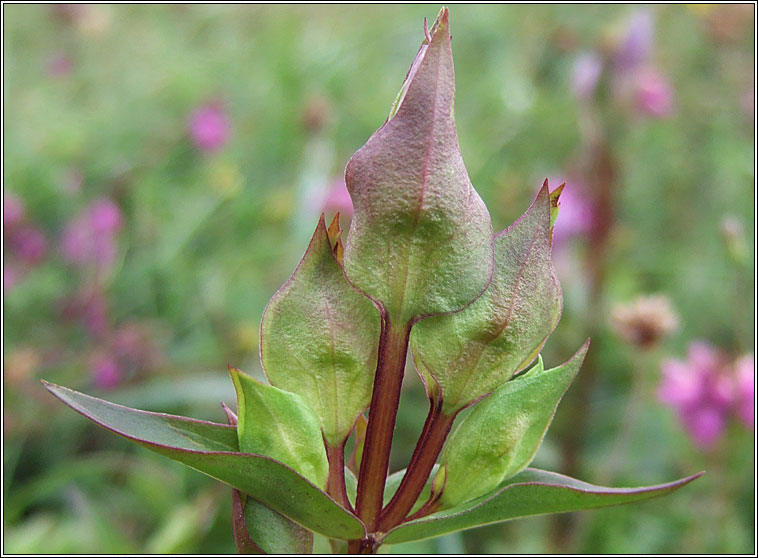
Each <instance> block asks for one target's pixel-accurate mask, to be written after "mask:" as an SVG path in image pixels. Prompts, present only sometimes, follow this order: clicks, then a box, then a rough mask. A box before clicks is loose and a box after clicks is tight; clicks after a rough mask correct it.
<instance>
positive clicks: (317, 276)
mask: <svg viewBox="0 0 758 558" xmlns="http://www.w3.org/2000/svg"><path fill="white" fill-rule="evenodd" d="M337 234H339V233H337ZM334 242H335V243H337V242H340V244H335V246H341V239H340V240H335V241H334ZM378 342H379V313H378V311H377V310H376V308H375V307H374V305H373V304H371V301H369V300H368V299H367V298H366V297H365V296H363V295H362V294H360V293H359V292H357V291H356V290H354V289H353V288H352V287H351V286H350V285H349V284H348V282H347V281H346V280H345V276H344V274H343V271H342V266H341V265H340V263H339V262H338V260H337V258H336V256H335V255H334V254H333V253H332V246H331V244H330V240H329V237H328V234H327V229H326V224H325V223H324V218H323V216H322V217H321V220H320V221H319V224H318V227H317V228H316V232H314V233H313V238H312V239H311V242H310V244H309V246H308V250H307V251H306V253H305V255H304V256H303V259H302V260H301V261H300V264H299V265H298V266H297V269H296V270H295V273H294V274H293V275H292V277H291V278H290V280H289V281H287V282H286V283H285V284H284V285H283V286H282V288H281V289H279V290H278V291H277V292H276V294H275V295H274V296H273V297H272V298H271V302H269V304H268V306H267V307H266V310H265V312H264V314H263V318H262V322H261V362H262V363H263V368H264V370H265V371H266V376H267V377H268V379H269V381H270V382H271V384H272V385H274V386H276V387H279V388H282V389H285V390H287V391H289V392H292V393H297V394H299V395H301V396H302V397H303V398H304V399H305V400H307V401H308V402H309V405H310V406H311V408H312V409H313V410H314V412H315V413H316V415H317V416H318V419H319V423H320V424H321V429H322V431H323V433H324V438H325V439H326V441H327V442H329V443H330V444H332V445H334V446H340V445H342V444H343V443H344V442H345V439H346V438H347V437H348V435H349V434H350V432H351V431H352V429H353V426H354V425H355V420H356V418H357V417H358V415H359V414H360V413H361V412H363V410H364V409H365V408H366V407H368V403H369V400H370V398H371V387H372V385H373V379H374V377H373V374H372V373H371V372H372V371H373V370H374V369H375V368H376V350H377V345H378Z"/></svg>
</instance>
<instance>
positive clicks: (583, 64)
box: [571, 52, 603, 99]
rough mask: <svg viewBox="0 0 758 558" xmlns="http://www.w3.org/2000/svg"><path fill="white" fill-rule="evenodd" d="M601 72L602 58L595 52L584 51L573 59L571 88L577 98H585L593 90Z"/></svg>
mask: <svg viewBox="0 0 758 558" xmlns="http://www.w3.org/2000/svg"><path fill="white" fill-rule="evenodd" d="M602 72H603V59H602V58H601V57H600V55H599V54H597V53H596V52H584V53H582V54H580V55H579V56H578V57H577V59H576V60H575V61H574V68H573V72H572V79H571V90H572V91H573V92H574V95H575V96H576V97H577V98H578V99H587V98H589V97H590V96H591V95H592V93H593V92H594V91H595V87H596V86H597V82H598V79H600V74H601V73H602Z"/></svg>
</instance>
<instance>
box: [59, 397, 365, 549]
mask: <svg viewBox="0 0 758 558" xmlns="http://www.w3.org/2000/svg"><path fill="white" fill-rule="evenodd" d="M45 387H46V388H47V389H48V390H49V391H50V392H51V393H52V394H53V395H55V396H56V397H57V398H58V399H60V400H61V401H63V402H64V403H65V404H66V405H68V406H69V407H71V408H72V409H74V410H75V411H77V412H79V413H80V414H82V415H84V416H85V417H87V418H88V419H90V420H92V421H93V422H95V423H96V424H99V425H100V426H102V427H103V428H106V429H108V430H110V431H111V432H114V433H116V434H119V435H120V436H123V437H125V438H127V439H129V440H131V441H133V442H135V443H137V444H139V445H141V446H144V447H146V448H148V449H150V450H152V451H155V452H157V453H159V454H161V455H165V456H166V457H170V458H171V459H174V460H175V461H179V462H180V463H184V464H185V465H188V466H190V467H192V468H193V469H196V470H198V471H200V472H202V473H205V474H206V475H208V476H210V477H213V478H215V479H217V480H220V481H221V482H224V483H226V484H228V485H230V486H232V487H234V488H237V489H238V490H240V491H241V492H243V493H245V494H248V495H249V496H250V497H252V498H255V499H256V500H258V501H259V502H261V503H262V504H265V505H266V506H268V507H270V508H271V509H273V510H276V511H278V512H279V513H281V514H283V515H285V516H287V517H288V518H289V519H291V520H292V521H294V522H296V523H298V524H300V525H302V526H303V527H305V528H307V529H310V530H312V531H315V532H316V533H320V534H322V535H324V536H326V537H330V538H337V539H342V538H344V539H356V538H361V537H363V535H364V534H365V529H364V527H363V524H362V523H361V522H360V520H359V519H358V518H357V517H355V516H354V515H353V514H352V513H350V512H348V511H347V510H345V509H343V508H342V507H340V506H339V505H338V504H337V503H336V502H335V501H334V500H333V499H332V498H330V497H329V496H328V495H327V494H325V493H324V492H323V491H321V490H320V489H319V488H318V487H316V486H315V485H314V484H312V483H311V482H310V481H308V480H306V479H305V478H304V477H302V476H301V475H300V474H298V473H297V472H296V471H294V470H293V469H291V468H289V467H287V466H286V465H284V464H283V463H280V462H278V461H276V460H274V459H272V458H270V457H267V456H264V455H255V454H249V453H240V452H238V451H237V429H236V428H234V427H231V426H227V425H223V424H216V423H213V422H206V421H200V420H194V419H189V418H186V417H179V416H174V415H166V414H163V413H150V412H147V411H139V410H136V409H130V408H128V407H123V406H121V405H116V404H114V403H109V402H108V401H103V400H102V399H97V398H95V397H92V396H89V395H85V394H83V393H79V392H77V391H74V390H71V389H68V388H65V387H61V386H56V385H54V384H50V383H45Z"/></svg>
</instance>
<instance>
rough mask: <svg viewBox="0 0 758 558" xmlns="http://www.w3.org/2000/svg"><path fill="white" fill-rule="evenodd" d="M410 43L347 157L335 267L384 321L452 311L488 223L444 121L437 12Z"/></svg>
mask: <svg viewBox="0 0 758 558" xmlns="http://www.w3.org/2000/svg"><path fill="white" fill-rule="evenodd" d="M426 43H427V40H426V39H425V40H424V44H423V45H422V47H421V49H420V50H419V53H418V55H417V56H416V60H415V61H414V62H413V65H412V68H411V71H410V72H409V74H408V76H407V77H406V83H405V84H404V85H403V89H404V90H406V89H407V90H406V91H405V94H404V95H401V97H400V98H399V100H398V102H399V105H397V106H396V107H395V108H393V113H394V115H393V116H392V117H391V118H389V119H388V120H387V122H385V123H384V125H383V126H382V127H381V128H379V130H377V131H376V132H375V133H374V134H373V135H372V136H371V138H369V140H368V142H366V144H365V145H364V146H363V147H362V148H361V149H359V150H358V151H357V152H356V153H355V154H354V155H353V157H352V158H351V159H350V161H349V162H348V164H347V168H346V169H345V182H346V183H347V188H348V190H349V192H350V196H351V197H352V200H353V206H354V210H355V213H354V215H353V222H352V225H351V229H350V234H349V235H348V237H347V240H346V242H345V272H346V273H347V277H348V279H349V280H350V281H351V283H352V284H353V285H355V286H356V287H357V288H359V289H361V290H362V291H364V292H365V293H366V294H367V295H368V296H370V297H371V298H372V299H373V300H375V301H377V302H378V303H379V304H380V305H381V307H382V308H383V309H384V311H385V312H386V314H387V318H388V319H389V321H390V322H391V323H394V324H396V325H398V326H402V325H403V324H407V323H410V322H411V321H413V320H416V319H419V318H422V317H425V316H429V315H434V314H440V313H442V312H452V311H455V310H460V309H461V308H463V307H464V306H466V305H468V304H469V303H470V302H471V301H472V300H474V299H475V298H476V297H477V296H479V295H480V294H481V293H482V291H484V289H485V288H486V286H487V284H488V283H489V281H490V277H491V275H492V241H491V237H492V225H491V223H490V217H489V213H488V212H487V208H486V207H485V205H484V202H482V200H481V198H480V197H479V194H477V193H476V191H475V190H474V188H473V186H472V185H471V181H470V180H469V178H468V174H467V172H466V168H465V166H464V164H463V158H462V156H461V153H460V150H459V148H458V136H457V132H456V129H455V121H454V108H453V104H454V96H455V83H454V77H453V57H452V51H451V49H450V39H449V32H448V23H447V16H445V17H442V18H438V20H437V22H436V23H435V25H434V26H433V28H432V36H431V43H429V44H426Z"/></svg>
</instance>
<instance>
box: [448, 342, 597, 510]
mask: <svg viewBox="0 0 758 558" xmlns="http://www.w3.org/2000/svg"><path fill="white" fill-rule="evenodd" d="M588 345H589V342H587V343H585V344H584V345H583V346H582V347H581V348H580V349H579V350H578V351H577V353H576V354H575V355H574V356H573V357H571V359H569V360H568V361H567V362H565V363H563V364H562V365H560V366H558V367H556V368H553V369H551V370H543V369H542V360H540V362H539V363H538V364H537V365H536V366H535V368H534V369H532V370H530V371H529V372H527V373H526V374H523V375H522V376H519V377H517V378H514V379H513V380H511V381H509V382H506V383H505V384H503V385H502V386H500V387H499V388H498V389H496V390H495V392H494V393H492V394H491V395H490V396H489V397H487V399H485V400H484V401H482V402H480V403H478V404H477V405H476V407H475V408H474V410H473V411H471V414H470V415H468V416H467V417H466V419H465V420H464V421H463V422H462V423H461V424H460V426H458V428H457V429H456V430H455V432H454V433H453V435H452V436H451V438H450V441H449V442H448V445H447V447H446V448H445V452H444V454H443V455H442V459H441V462H442V468H443V470H444V473H442V475H443V478H444V488H443V490H442V497H441V503H442V506H443V507H446V508H447V507H451V506H455V505H457V504H460V503H462V502H465V501H468V500H473V499H474V498H478V497H479V496H482V495H483V494H486V493H488V492H489V491H491V490H492V489H493V488H495V487H496V486H497V485H499V484H500V483H501V482H502V481H504V480H505V479H507V478H509V477H512V476H513V475H515V474H516V473H518V472H519V471H521V470H522V469H524V468H525V467H526V466H527V465H529V463H530V462H531V461H532V459H533V458H534V455H535V454H536V453H537V450H538V449H539V446H540V444H541V443H542V438H543V437H544V436H545V432H547V429H548V426H550V422H551V421H552V419H553V415H554V414H555V409H556V407H557V406H558V402H559V401H560V399H561V397H562V396H563V394H564V393H565V392H566V390H567V389H568V387H569V385H570V384H571V382H572V380H573V379H574V377H575V376H576V373H577V372H578V371H579V367H580V366H581V364H582V361H583V360H584V355H585V354H586V353H587V347H588Z"/></svg>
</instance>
